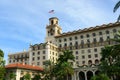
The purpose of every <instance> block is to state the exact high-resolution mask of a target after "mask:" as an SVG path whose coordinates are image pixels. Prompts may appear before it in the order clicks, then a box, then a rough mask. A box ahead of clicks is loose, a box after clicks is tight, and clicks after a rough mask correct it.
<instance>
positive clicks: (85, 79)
mask: <svg viewBox="0 0 120 80" xmlns="http://www.w3.org/2000/svg"><path fill="white" fill-rule="evenodd" d="M84 73H85V80H87V74H86V73H87V72H84Z"/></svg>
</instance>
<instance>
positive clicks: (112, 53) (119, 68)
mask: <svg viewBox="0 0 120 80" xmlns="http://www.w3.org/2000/svg"><path fill="white" fill-rule="evenodd" d="M115 36H116V38H115V39H113V40H114V41H115V42H117V44H115V45H111V46H105V47H104V48H103V49H102V51H101V56H102V58H101V65H100V67H99V69H100V70H101V71H102V72H103V73H105V74H107V75H108V76H109V77H111V78H113V80H114V79H117V78H119V77H120V31H119V33H118V34H116V35H115Z"/></svg>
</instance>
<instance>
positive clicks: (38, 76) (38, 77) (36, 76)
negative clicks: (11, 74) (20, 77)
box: [32, 74, 41, 80]
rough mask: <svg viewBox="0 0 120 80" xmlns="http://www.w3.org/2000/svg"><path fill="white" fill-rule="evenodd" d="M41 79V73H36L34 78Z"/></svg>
mask: <svg viewBox="0 0 120 80" xmlns="http://www.w3.org/2000/svg"><path fill="white" fill-rule="evenodd" d="M40 79H41V76H40V74H36V75H35V76H34V77H33V79H32V80H40Z"/></svg>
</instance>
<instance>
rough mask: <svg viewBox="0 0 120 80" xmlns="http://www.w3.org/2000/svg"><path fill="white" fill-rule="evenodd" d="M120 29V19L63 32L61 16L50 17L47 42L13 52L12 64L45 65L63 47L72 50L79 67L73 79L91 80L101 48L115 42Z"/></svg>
mask: <svg viewBox="0 0 120 80" xmlns="http://www.w3.org/2000/svg"><path fill="white" fill-rule="evenodd" d="M118 30H120V22H115V23H109V24H103V25H100V26H95V27H89V28H84V29H78V30H74V31H70V32H66V33H62V27H61V26H59V19H58V18H57V17H52V18H49V25H47V26H46V37H45V42H44V43H40V44H34V45H30V47H29V50H28V51H24V52H19V53H12V54H9V55H8V56H9V59H8V60H9V64H10V63H18V62H20V63H21V62H22V61H24V62H25V64H29V65H32V64H34V65H36V66H43V67H44V61H46V60H51V61H53V62H56V60H57V59H58V56H59V54H60V53H61V52H62V51H63V50H72V51H73V55H74V56H75V61H74V62H72V61H71V64H72V65H73V67H74V69H75V74H74V75H72V80H90V77H91V76H93V75H95V74H97V73H98V72H99V71H98V70H97V65H98V64H99V62H100V58H101V55H100V52H101V49H102V48H103V47H104V46H105V45H114V44H117V43H116V42H114V41H112V40H111V38H115V34H116V33H117V32H118Z"/></svg>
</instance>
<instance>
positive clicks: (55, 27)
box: [45, 17, 62, 43]
mask: <svg viewBox="0 0 120 80" xmlns="http://www.w3.org/2000/svg"><path fill="white" fill-rule="evenodd" d="M58 21H59V19H58V18H57V17H52V18H49V25H47V26H46V39H45V42H48V41H49V42H50V43H54V40H55V38H54V37H55V36H58V35H60V34H61V33H62V29H61V27H60V26H59V24H58Z"/></svg>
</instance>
